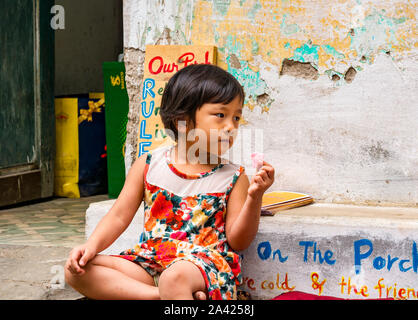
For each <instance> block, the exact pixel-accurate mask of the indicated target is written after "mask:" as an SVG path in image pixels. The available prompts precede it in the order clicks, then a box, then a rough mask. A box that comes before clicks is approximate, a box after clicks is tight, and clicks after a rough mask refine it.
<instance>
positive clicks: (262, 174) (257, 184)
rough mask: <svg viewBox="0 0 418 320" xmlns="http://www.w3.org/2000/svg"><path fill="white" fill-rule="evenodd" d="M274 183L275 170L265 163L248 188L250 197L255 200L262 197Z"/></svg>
mask: <svg viewBox="0 0 418 320" xmlns="http://www.w3.org/2000/svg"><path fill="white" fill-rule="evenodd" d="M273 182H274V168H273V167H272V166H271V165H270V164H268V163H267V162H265V161H263V166H262V167H261V169H260V170H259V171H258V172H257V173H256V174H255V175H254V176H253V177H252V179H251V182H250V186H249V187H248V196H250V197H252V198H254V199H257V198H260V197H262V196H263V194H264V192H265V191H266V190H267V189H268V188H269V187H270V186H271V185H272V184H273Z"/></svg>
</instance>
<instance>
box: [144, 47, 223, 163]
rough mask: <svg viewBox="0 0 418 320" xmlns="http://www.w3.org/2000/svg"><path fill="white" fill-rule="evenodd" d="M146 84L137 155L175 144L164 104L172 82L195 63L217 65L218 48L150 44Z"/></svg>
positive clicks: (145, 73)
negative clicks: (162, 109) (163, 114)
mask: <svg viewBox="0 0 418 320" xmlns="http://www.w3.org/2000/svg"><path fill="white" fill-rule="evenodd" d="M145 50H146V51H145V63H144V81H143V84H142V93H141V107H140V117H139V130H138V146H137V156H138V157H140V156H141V155H142V154H144V153H147V152H152V150H154V149H156V148H158V147H161V146H164V145H170V144H174V141H173V140H172V139H171V138H170V137H169V136H168V135H166V133H165V130H164V125H163V123H162V121H161V118H160V112H159V110H160V104H161V98H162V95H163V92H164V87H165V85H166V83H167V82H168V80H169V79H170V78H171V77H172V76H173V75H174V74H175V73H176V72H177V71H178V70H180V69H182V68H184V67H187V66H188V65H191V64H202V63H203V64H216V47H214V46H180V45H155V46H154V45H148V46H146V49H145Z"/></svg>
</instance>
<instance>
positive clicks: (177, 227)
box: [65, 64, 274, 299]
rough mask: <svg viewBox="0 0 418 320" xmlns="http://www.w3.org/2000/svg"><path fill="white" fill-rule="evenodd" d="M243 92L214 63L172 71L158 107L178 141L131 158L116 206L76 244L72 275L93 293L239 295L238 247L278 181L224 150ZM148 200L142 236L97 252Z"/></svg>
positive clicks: (70, 279)
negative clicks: (112, 251) (248, 169)
mask: <svg viewBox="0 0 418 320" xmlns="http://www.w3.org/2000/svg"><path fill="white" fill-rule="evenodd" d="M243 102H244V92H243V89H242V87H241V85H240V84H239V82H238V81H237V80H236V79H235V78H234V77H233V76H232V75H230V74H229V73H228V72H226V71H224V70H223V69H221V68H219V67H216V66H213V65H204V64H201V65H190V66H187V67H185V68H183V69H181V70H180V71H178V72H177V73H176V74H175V75H174V76H173V77H172V78H171V79H170V81H169V82H168V83H167V86H166V88H165V90H164V94H163V97H162V102H161V109H160V113H161V119H162V121H163V123H164V126H165V128H166V130H167V132H170V133H171V134H172V136H173V138H174V139H175V140H176V142H177V143H176V145H175V146H170V147H160V148H157V149H155V150H153V151H152V154H151V153H148V154H144V155H142V156H141V157H139V158H138V159H137V160H136V161H135V163H134V164H133V165H132V167H131V169H130V171H129V174H128V176H127V178H126V181H125V185H124V187H123V189H122V191H121V193H120V195H119V197H118V199H117V200H116V202H115V204H114V205H113V207H112V208H111V209H110V211H109V212H108V213H107V214H106V216H105V217H104V218H103V219H102V220H101V221H100V223H99V224H98V225H97V227H96V229H95V230H94V232H93V233H92V235H91V236H90V238H89V239H88V241H87V242H86V243H85V244H83V245H81V246H78V247H75V248H74V249H73V250H72V251H71V252H70V255H69V258H68V260H67V263H66V266H65V278H66V282H67V283H68V284H69V285H71V286H72V287H73V288H74V289H75V290H77V291H79V292H80V293H82V294H84V295H85V296H87V297H89V298H91V299H193V298H195V299H207V298H209V299H236V298H237V295H236V292H237V290H236V286H237V285H239V284H240V283H241V280H242V275H241V268H240V257H239V255H238V254H237V253H236V251H241V250H243V249H245V248H247V247H248V246H249V245H250V243H251V241H252V240H253V239H254V237H255V235H256V233H257V230H258V225H259V218H260V210H261V199H262V196H263V193H264V192H265V191H266V190H267V189H268V188H269V187H270V186H271V185H272V183H273V181H274V169H273V167H272V166H271V165H269V164H268V163H266V162H264V163H263V166H262V167H261V169H260V170H259V171H258V172H257V173H256V174H255V175H254V176H253V177H252V179H251V183H250V182H249V179H248V177H247V176H246V174H245V173H244V168H243V167H242V166H239V165H236V164H233V163H230V162H227V163H225V162H226V161H224V160H222V158H221V155H222V152H223V151H225V150H226V149H228V148H230V147H231V146H232V144H233V142H234V136H235V134H234V133H235V132H236V130H237V129H238V124H239V120H240V117H241V114H242V106H243ZM180 122H182V123H183V125H181V123H180ZM184 124H185V125H184ZM196 133H198V134H196ZM197 160H198V161H197ZM221 160H222V161H221ZM142 200H144V216H145V217H144V232H143V233H142V235H141V239H140V243H139V244H137V245H136V246H135V247H134V248H132V249H128V250H125V251H124V252H122V253H121V254H120V255H114V256H108V255H99V254H98V253H99V252H101V251H102V250H104V249H106V248H107V247H108V246H109V245H111V244H112V243H113V242H114V241H115V240H116V239H117V238H118V237H119V235H120V234H121V233H122V232H123V231H124V230H125V229H126V228H127V227H128V225H129V224H130V222H131V220H132V219H133V217H134V215H135V213H136V211H137V209H138V207H139V206H140V204H141V202H142Z"/></svg>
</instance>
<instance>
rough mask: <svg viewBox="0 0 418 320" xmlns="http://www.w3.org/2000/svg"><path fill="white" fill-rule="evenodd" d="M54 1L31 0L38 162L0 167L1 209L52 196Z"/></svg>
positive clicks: (36, 159)
mask: <svg viewBox="0 0 418 320" xmlns="http://www.w3.org/2000/svg"><path fill="white" fill-rule="evenodd" d="M54 2H55V1H54V0H32V5H33V15H34V16H33V37H34V41H33V43H34V45H33V53H34V54H33V63H34V110H33V111H34V115H35V116H34V122H35V139H34V141H35V153H36V157H35V162H33V163H27V164H24V165H19V166H13V167H8V168H0V206H5V205H11V204H16V203H20V202H24V201H29V200H34V199H41V198H47V197H51V196H52V195H53V191H54V159H55V113H54V73H55V37H54V30H53V29H52V28H51V25H50V20H51V18H52V16H51V8H52V6H53V5H54ZM12 125H13V124H12ZM4 143H7V141H5V142H4Z"/></svg>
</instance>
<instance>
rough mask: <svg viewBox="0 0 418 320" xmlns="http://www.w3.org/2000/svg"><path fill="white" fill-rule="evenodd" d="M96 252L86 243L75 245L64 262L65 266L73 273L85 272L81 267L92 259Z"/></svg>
mask: <svg viewBox="0 0 418 320" xmlns="http://www.w3.org/2000/svg"><path fill="white" fill-rule="evenodd" d="M96 254H97V252H96V250H95V249H94V248H92V247H91V246H89V245H88V244H87V243H85V244H82V245H80V246H77V247H75V248H73V249H72V250H71V252H70V255H69V257H68V259H67V262H66V263H65V268H67V269H68V270H70V272H71V273H73V274H78V275H82V274H84V272H85V271H84V269H83V267H85V266H86V265H87V262H89V261H90V260H91V259H93V258H94V257H95V256H96Z"/></svg>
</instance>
